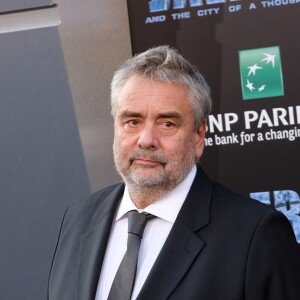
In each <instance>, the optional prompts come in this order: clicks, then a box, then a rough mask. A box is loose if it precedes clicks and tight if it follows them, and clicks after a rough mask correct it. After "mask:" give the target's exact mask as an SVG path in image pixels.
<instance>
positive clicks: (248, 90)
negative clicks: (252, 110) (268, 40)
mask: <svg viewBox="0 0 300 300" xmlns="http://www.w3.org/2000/svg"><path fill="white" fill-rule="evenodd" d="M239 61H240V73H241V84H242V92H243V99H244V100H250V99H258V98H268V97H276V96H283V95H284V87H283V77H282V68H281V60H280V50H279V47H278V46H275V47H268V48H259V49H251V50H243V51H239Z"/></svg>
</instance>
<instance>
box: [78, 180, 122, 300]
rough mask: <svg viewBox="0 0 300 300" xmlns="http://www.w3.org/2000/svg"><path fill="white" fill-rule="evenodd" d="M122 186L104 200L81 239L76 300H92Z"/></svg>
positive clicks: (101, 200)
mask: <svg viewBox="0 0 300 300" xmlns="http://www.w3.org/2000/svg"><path fill="white" fill-rule="evenodd" d="M123 190H124V185H123V184H120V185H118V186H117V187H116V188H115V189H114V190H113V191H112V192H111V193H109V194H108V196H106V197H105V198H104V199H101V198H100V199H99V202H100V203H101V205H99V207H98V209H96V211H95V213H94V215H93V217H92V226H91V228H90V229H89V230H88V231H87V232H86V233H85V234H84V235H82V237H81V240H80V252H79V261H78V276H77V287H78V289H77V294H76V299H77V300H82V299H85V300H94V299H95V294H96V290H97V286H98V281H99V276H100V272H101V266H102V262H103V258H104V255H105V249H106V245H107V241H108V237H109V233H110V229H111V225H112V222H113V218H114V214H115V211H116V209H117V206H118V204H119V201H120V199H121V197H122V195H123Z"/></svg>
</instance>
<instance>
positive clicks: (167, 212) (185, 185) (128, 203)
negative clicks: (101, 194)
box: [116, 165, 197, 223]
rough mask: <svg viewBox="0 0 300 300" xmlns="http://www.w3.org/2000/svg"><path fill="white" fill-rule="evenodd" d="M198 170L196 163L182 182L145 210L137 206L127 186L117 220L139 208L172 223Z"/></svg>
mask: <svg viewBox="0 0 300 300" xmlns="http://www.w3.org/2000/svg"><path fill="white" fill-rule="evenodd" d="M196 172H197V168H196V166H195V165H194V166H193V167H192V169H191V170H190V172H189V173H188V174H187V176H186V177H185V178H184V180H183V181H182V182H181V183H179V184H178V185H177V186H176V187H175V188H174V189H173V190H171V191H170V192H169V193H167V194H166V195H165V196H163V197H162V198H160V199H158V200H157V201H155V202H153V203H151V204H150V205H149V206H147V207H146V208H145V209H144V210H140V209H138V208H137V207H136V206H135V204H134V203H133V201H132V200H131V198H130V196H129V192H128V188H127V186H125V190H124V194H123V198H122V200H121V203H120V206H119V208H118V211H117V215H116V221H118V220H120V219H121V218H123V217H124V216H125V215H126V213H127V212H128V211H130V210H138V211H140V212H142V211H145V212H147V213H150V214H152V215H154V216H156V217H158V218H161V219H163V220H166V221H168V222H170V223H174V222H175V219H176V217H177V215H178V213H179V211H180V209H181V206H182V204H183V203H184V201H185V198H186V197H187V194H188V192H189V190H190V188H191V186H192V183H193V181H194V178H195V176H196Z"/></svg>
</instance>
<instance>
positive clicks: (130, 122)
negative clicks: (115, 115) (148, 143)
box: [128, 120, 139, 126]
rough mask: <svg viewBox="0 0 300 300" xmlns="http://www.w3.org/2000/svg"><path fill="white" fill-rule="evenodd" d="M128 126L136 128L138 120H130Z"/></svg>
mask: <svg viewBox="0 0 300 300" xmlns="http://www.w3.org/2000/svg"><path fill="white" fill-rule="evenodd" d="M128 124H129V125H131V126H137V125H138V124H139V121H138V120H130V121H128Z"/></svg>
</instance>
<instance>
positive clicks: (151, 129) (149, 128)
mask: <svg viewBox="0 0 300 300" xmlns="http://www.w3.org/2000/svg"><path fill="white" fill-rule="evenodd" d="M137 143H138V146H139V147H140V148H142V149H157V146H158V135H157V132H156V130H155V126H153V125H151V124H145V126H144V127H143V128H142V129H141V131H140V133H139V138H138V142H137Z"/></svg>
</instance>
